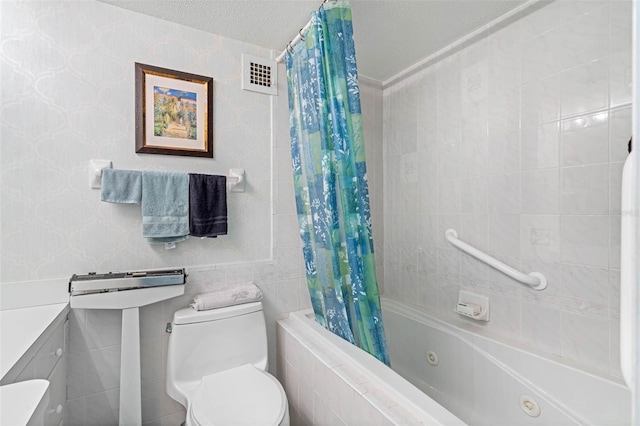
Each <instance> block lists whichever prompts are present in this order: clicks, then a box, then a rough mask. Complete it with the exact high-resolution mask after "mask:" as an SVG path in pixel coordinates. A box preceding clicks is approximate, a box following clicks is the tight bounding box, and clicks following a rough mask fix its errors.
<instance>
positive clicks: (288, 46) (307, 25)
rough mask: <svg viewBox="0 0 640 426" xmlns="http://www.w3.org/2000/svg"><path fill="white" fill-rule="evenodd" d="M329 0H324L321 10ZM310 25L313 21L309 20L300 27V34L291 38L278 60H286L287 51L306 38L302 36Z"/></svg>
mask: <svg viewBox="0 0 640 426" xmlns="http://www.w3.org/2000/svg"><path fill="white" fill-rule="evenodd" d="M328 1H331V0H323V1H322V4H321V5H320V7H319V8H318V10H320V9H321V8H322V5H323V4H325V3H326V2H328ZM309 25H311V21H308V22H307V24H306V25H305V26H304V27H302V28H300V30H299V31H298V34H296V36H295V37H294V38H293V40H291V41H290V42H289V43H288V44H287V46H286V47H285V48H284V50H283V51H282V52H281V53H280V54H279V55H278V57H277V58H276V62H282V61H283V60H284V55H285V53H287V50H289V49H291V48H292V47H293V46H294V45H295V44H297V43H298V42H299V41H300V40H304V37H302V33H303V32H305V31H306V30H307V28H309ZM289 51H290V50H289Z"/></svg>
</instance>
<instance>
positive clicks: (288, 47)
mask: <svg viewBox="0 0 640 426" xmlns="http://www.w3.org/2000/svg"><path fill="white" fill-rule="evenodd" d="M287 50H288V51H289V53H291V54H292V55H293V47H291V42H289V43H287Z"/></svg>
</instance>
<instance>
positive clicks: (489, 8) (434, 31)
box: [100, 0, 525, 81]
mask: <svg viewBox="0 0 640 426" xmlns="http://www.w3.org/2000/svg"><path fill="white" fill-rule="evenodd" d="M100 1H102V2H104V3H109V4H112V5H115V6H118V7H122V8H125V9H129V10H133V11H136V12H140V13H143V14H146V15H150V16H155V17H157V18H161V19H164V20H167V21H172V22H176V23H179V24H183V25H187V26H189V27H192V28H197V29H200V30H204V31H207V32H210V33H214V34H219V35H222V36H225V37H230V38H233V39H236V40H241V41H246V42H249V43H252V44H256V45H259V46H262V47H266V48H269V49H276V50H278V51H280V50H282V49H283V48H284V46H285V45H286V44H287V42H289V40H291V39H292V38H293V37H294V36H295V35H296V32H297V31H298V29H299V28H301V27H302V26H304V25H305V24H306V23H307V21H308V20H309V13H310V12H311V11H312V10H314V9H316V8H317V7H318V6H319V5H320V3H321V1H320V0H155V1H148V0H147V1H143V0H100ZM523 3H525V1H524V0H384V1H381V0H352V1H351V8H352V11H353V21H354V33H355V39H356V52H357V55H358V68H359V71H360V74H361V75H364V76H367V77H370V78H373V79H375V80H379V81H385V80H387V79H389V78H391V77H393V76H394V75H395V74H397V73H399V72H400V71H402V70H404V69H406V68H407V67H409V66H411V65H413V64H415V63H417V62H419V61H420V60H421V59H423V58H426V57H427V56H429V55H431V54H433V53H435V52H437V51H438V50H440V49H442V48H443V47H446V46H447V45H449V44H450V43H452V42H454V41H456V40H458V39H460V38H461V37H463V36H465V35H467V34H469V33H471V32H472V31H474V30H476V29H477V28H479V27H481V26H483V25H484V24H487V23H489V22H491V21H492V20H494V19H496V18H497V17H499V16H501V15H503V14H505V13H507V12H508V11H510V10H512V9H514V8H516V7H518V6H520V5H522V4H523Z"/></svg>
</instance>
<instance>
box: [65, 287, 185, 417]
mask: <svg viewBox="0 0 640 426" xmlns="http://www.w3.org/2000/svg"><path fill="white" fill-rule="evenodd" d="M182 294H184V284H178V285H168V286H159V287H148V288H141V289H135V290H124V291H114V292H106V293H94V294H83V295H78V296H70V298H69V299H70V304H71V308H72V309H73V308H78V309H122V343H121V346H120V419H119V424H120V426H140V425H142V397H141V390H140V389H141V388H140V311H139V308H140V307H141V306H146V305H150V304H152V303H156V302H160V301H162V300H166V299H171V298H173V297H176V296H180V295H182Z"/></svg>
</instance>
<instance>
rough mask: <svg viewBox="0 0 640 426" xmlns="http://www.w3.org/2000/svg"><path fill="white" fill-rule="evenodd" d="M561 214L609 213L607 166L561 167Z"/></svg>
mask: <svg viewBox="0 0 640 426" xmlns="http://www.w3.org/2000/svg"><path fill="white" fill-rule="evenodd" d="M561 170H562V172H561V173H562V201H561V203H562V213H563V214H591V215H597V214H599V215H604V214H609V166H608V165H607V164H597V165H592V166H578V167H563V168H562V169H561Z"/></svg>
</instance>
